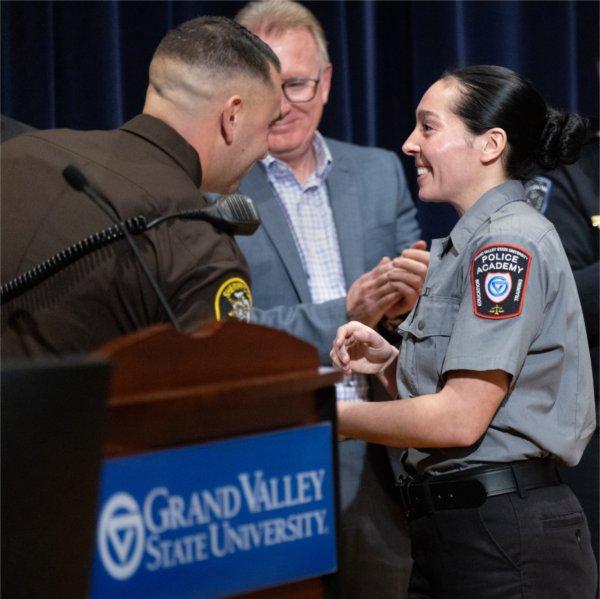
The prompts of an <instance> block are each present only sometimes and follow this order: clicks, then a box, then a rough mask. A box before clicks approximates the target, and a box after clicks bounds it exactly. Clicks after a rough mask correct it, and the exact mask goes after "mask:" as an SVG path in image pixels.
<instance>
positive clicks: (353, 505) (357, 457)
mask: <svg viewBox="0 0 600 599" xmlns="http://www.w3.org/2000/svg"><path fill="white" fill-rule="evenodd" d="M339 457H340V495H341V514H340V531H339V538H340V547H339V571H338V576H337V579H338V580H337V585H338V586H337V592H334V596H335V598H336V599H403V598H404V597H406V589H407V587H408V581H409V578H410V571H411V565H412V560H411V557H410V542H409V539H408V527H407V524H406V518H405V517H404V511H403V509H402V506H401V505H400V502H399V501H398V497H397V490H396V489H395V488H394V476H393V473H392V469H391V466H390V462H389V458H388V455H387V451H386V449H385V447H383V446H381V445H371V444H370V443H365V442H364V441H358V440H355V439H353V440H348V441H343V442H342V443H340V444H339Z"/></svg>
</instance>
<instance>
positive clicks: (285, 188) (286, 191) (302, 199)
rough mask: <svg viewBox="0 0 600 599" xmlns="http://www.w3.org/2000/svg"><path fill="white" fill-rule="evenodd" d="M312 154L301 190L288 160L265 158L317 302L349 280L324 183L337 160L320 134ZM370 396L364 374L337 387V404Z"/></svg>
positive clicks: (339, 294) (335, 295)
mask: <svg viewBox="0 0 600 599" xmlns="http://www.w3.org/2000/svg"><path fill="white" fill-rule="evenodd" d="M313 150H314V152H315V158H316V168H315V171H314V172H313V173H312V174H311V176H310V177H309V179H308V181H306V183H305V184H304V185H303V186H302V185H300V183H298V181H297V179H296V177H295V176H294V173H293V172H292V169H291V168H290V167H289V166H288V165H287V164H286V163H285V162H282V161H281V160H278V159H276V158H274V157H273V156H267V157H266V158H265V159H264V160H263V161H262V163H263V165H264V166H265V169H266V172H267V177H268V179H269V182H270V183H271V185H273V187H274V189H275V192H276V195H277V197H278V199H279V201H280V202H281V205H282V206H283V209H284V212H285V214H286V216H287V219H288V222H289V225H290V230H291V231H292V235H293V236H294V241H295V242H296V248H297V249H298V253H299V254H300V259H301V260H302V265H303V266H304V272H305V273H306V278H307V280H308V287H309V289H310V294H311V297H312V301H313V302H314V303H316V304H319V303H322V302H326V301H328V300H332V299H337V298H339V297H344V296H345V295H346V281H345V278H344V271H343V268H342V259H341V256H340V246H339V243H338V237H337V231H336V228H335V222H334V220H333V214H332V212H331V206H330V204H329V194H328V192H327V185H326V179H327V175H328V174H329V172H330V171H331V167H332V164H333V159H332V157H331V152H330V151H329V148H328V147H327V144H326V142H325V140H324V139H323V137H322V136H321V134H320V133H318V132H317V133H316V134H315V137H314V140H313ZM332 341H333V339H332ZM368 393H369V386H368V383H367V379H366V377H364V376H361V375H350V376H345V377H344V379H343V380H342V381H341V382H340V383H338V384H337V385H336V395H337V399H338V401H365V400H366V399H367V398H368Z"/></svg>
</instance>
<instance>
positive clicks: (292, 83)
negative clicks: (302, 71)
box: [281, 72, 321, 104]
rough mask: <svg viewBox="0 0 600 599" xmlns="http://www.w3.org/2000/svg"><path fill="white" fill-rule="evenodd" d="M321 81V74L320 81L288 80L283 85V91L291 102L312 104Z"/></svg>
mask: <svg viewBox="0 0 600 599" xmlns="http://www.w3.org/2000/svg"><path fill="white" fill-rule="evenodd" d="M320 81H321V72H319V78H318V79H288V80H287V81H284V82H283V83H282V84H281V89H282V91H283V95H284V96H285V97H286V98H287V100H288V101H289V102H294V103H296V104H300V103H301V102H310V101H311V100H312V99H313V98H314V97H315V95H316V93H317V87H318V85H319V82H320Z"/></svg>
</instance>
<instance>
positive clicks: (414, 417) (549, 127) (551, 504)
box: [331, 66, 597, 599]
mask: <svg viewBox="0 0 600 599" xmlns="http://www.w3.org/2000/svg"><path fill="white" fill-rule="evenodd" d="M585 136H586V125H585V122H584V121H583V119H582V118H581V117H579V116H578V115H574V114H570V115H562V114H560V113H558V112H556V111H554V110H552V109H549V108H547V107H546V105H545V103H544V101H543V99H542V98H541V96H540V95H539V93H538V92H537V91H536V90H535V89H534V88H533V86H532V85H531V84H530V83H529V82H528V81H526V80H525V79H523V78H521V77H519V76H518V75H517V74H516V73H514V72H512V71H510V70H508V69H505V68H502V67H493V66H473V67H466V68H463V69H458V70H456V71H452V72H450V73H447V74H445V75H444V76H443V77H442V78H441V79H440V80H439V81H437V82H436V83H435V84H434V85H433V86H431V87H430V88H429V90H428V91H427V92H426V94H425V95H424V96H423V98H422V100H421V102H420V104H419V106H418V107H417V125H416V127H415V130H414V131H413V132H412V134H411V135H410V137H409V138H408V140H407V141H406V142H405V144H404V147H403V149H404V151H405V152H406V153H407V154H408V155H410V156H413V157H414V159H415V166H416V168H417V174H418V178H417V181H418V184H419V197H420V198H421V199H422V200H424V201H435V202H439V201H447V202H449V203H451V204H452V205H454V206H455V208H456V209H457V210H458V212H459V214H460V215H461V218H460V220H459V221H458V223H457V224H456V226H455V227H454V228H453V230H452V232H451V233H450V235H449V237H448V238H446V239H443V240H435V241H434V242H433V244H432V248H431V260H430V265H429V270H428V274H427V278H426V280H425V283H424V286H423V291H422V292H421V295H420V297H419V300H418V302H417V304H416V305H415V308H414V309H413V310H412V312H411V313H410V314H409V315H408V316H407V317H406V319H405V320H404V322H403V323H402V324H401V325H400V332H401V334H402V343H401V345H400V350H399V351H398V350H397V349H396V348H394V347H393V346H391V345H390V344H389V343H387V342H386V341H385V340H384V339H383V338H382V337H381V336H380V335H378V334H377V333H376V332H375V331H373V330H372V329H369V328H368V327H366V326H365V325H363V324H361V323H358V322H351V323H348V324H346V325H344V326H343V327H341V328H340V329H339V330H338V334H337V336H336V339H335V340H334V344H333V349H332V352H331V356H332V359H333V360H334V362H335V363H336V364H337V365H338V366H339V367H341V368H342V369H343V370H344V371H345V372H362V373H372V374H378V376H379V377H380V379H381V380H382V382H383V383H384V384H386V385H387V388H388V390H389V393H390V395H391V396H392V397H394V398H396V399H398V401H388V402H379V403H364V404H341V405H338V425H339V431H340V433H341V434H343V435H346V436H351V437H358V438H362V439H365V440H368V441H371V442H376V443H382V444H385V445H388V446H389V447H390V451H391V455H392V462H393V463H394V466H395V470H396V473H397V474H398V475H399V476H400V491H401V496H402V503H403V505H404V507H405V510H406V512H407V516H408V518H409V520H410V524H409V530H410V536H411V541H412V552H413V559H414V566H413V572H412V575H411V582H410V587H409V597H412V598H417V597H418V598H425V597H438V598H440V597H441V598H451V597H452V598H464V597H477V598H478V599H485V598H488V597H494V598H502V599H505V598H508V597H511V598H513V597H539V598H542V597H543V598H544V599H551V598H556V599H565V598H575V597H577V598H583V597H585V598H589V599H591V598H592V597H594V596H595V590H596V583H597V570H596V564H595V559H594V555H593V552H592V548H591V543H590V533H589V530H588V526H587V522H586V519H585V515H584V514H583V512H582V509H581V506H580V504H579V502H578V501H577V498H576V497H575V495H574V494H573V493H572V491H571V490H570V489H569V487H568V486H567V485H565V484H562V483H561V481H560V477H559V476H558V473H557V468H556V462H557V461H558V460H560V461H562V462H564V463H566V464H568V465H571V466H572V465H575V464H576V463H577V462H578V461H579V459H580V457H581V455H582V453H583V450H584V448H585V446H586V444H587V443H588V441H589V439H590V437H591V436H592V433H593V431H594V428H595V415H594V400H593V389H592V375H591V366H590V360H589V353H588V351H587V343H586V338H585V324H584V321H583V315H582V312H581V307H580V303H579V300H578V297H577V288H576V286H575V281H574V278H573V274H572V272H571V269H570V268H569V264H568V261H567V258H566V255H565V253H564V250H563V248H562V245H561V242H560V239H559V237H558V234H557V232H556V230H555V229H554V227H553V225H552V224H551V223H550V222H549V221H548V220H547V219H545V218H544V217H543V216H541V215H540V214H539V213H538V212H537V211H536V210H534V209H533V208H532V207H531V206H529V205H528V204H527V203H526V202H525V201H524V200H525V190H524V188H523V185H522V184H521V182H520V181H519V179H524V178H526V177H527V175H528V174H529V173H530V172H531V171H532V170H533V168H534V166H535V165H536V163H537V165H538V166H540V167H542V168H544V169H553V168H555V167H556V166H557V165H558V164H561V163H563V164H564V163H572V162H574V161H575V160H576V159H577V157H578V153H579V151H580V149H581V146H582V144H583V141H584V139H585ZM405 447H408V448H409V449H407V450H405V449H398V450H394V449H393V448H405Z"/></svg>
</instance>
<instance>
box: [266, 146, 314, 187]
mask: <svg viewBox="0 0 600 599" xmlns="http://www.w3.org/2000/svg"><path fill="white" fill-rule="evenodd" d="M274 157H275V158H277V159H279V160H282V161H283V162H285V163H286V164H287V165H288V166H289V167H290V168H291V169H292V172H293V173H294V177H296V180H297V181H298V183H300V185H302V186H304V184H305V183H306V182H307V181H308V180H309V178H310V177H311V175H312V174H313V173H314V172H315V170H316V168H317V158H316V156H315V150H314V147H313V144H311V145H310V147H309V148H308V151H307V152H305V153H304V154H302V155H301V156H286V155H281V154H280V155H277V156H275V155H274Z"/></svg>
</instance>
